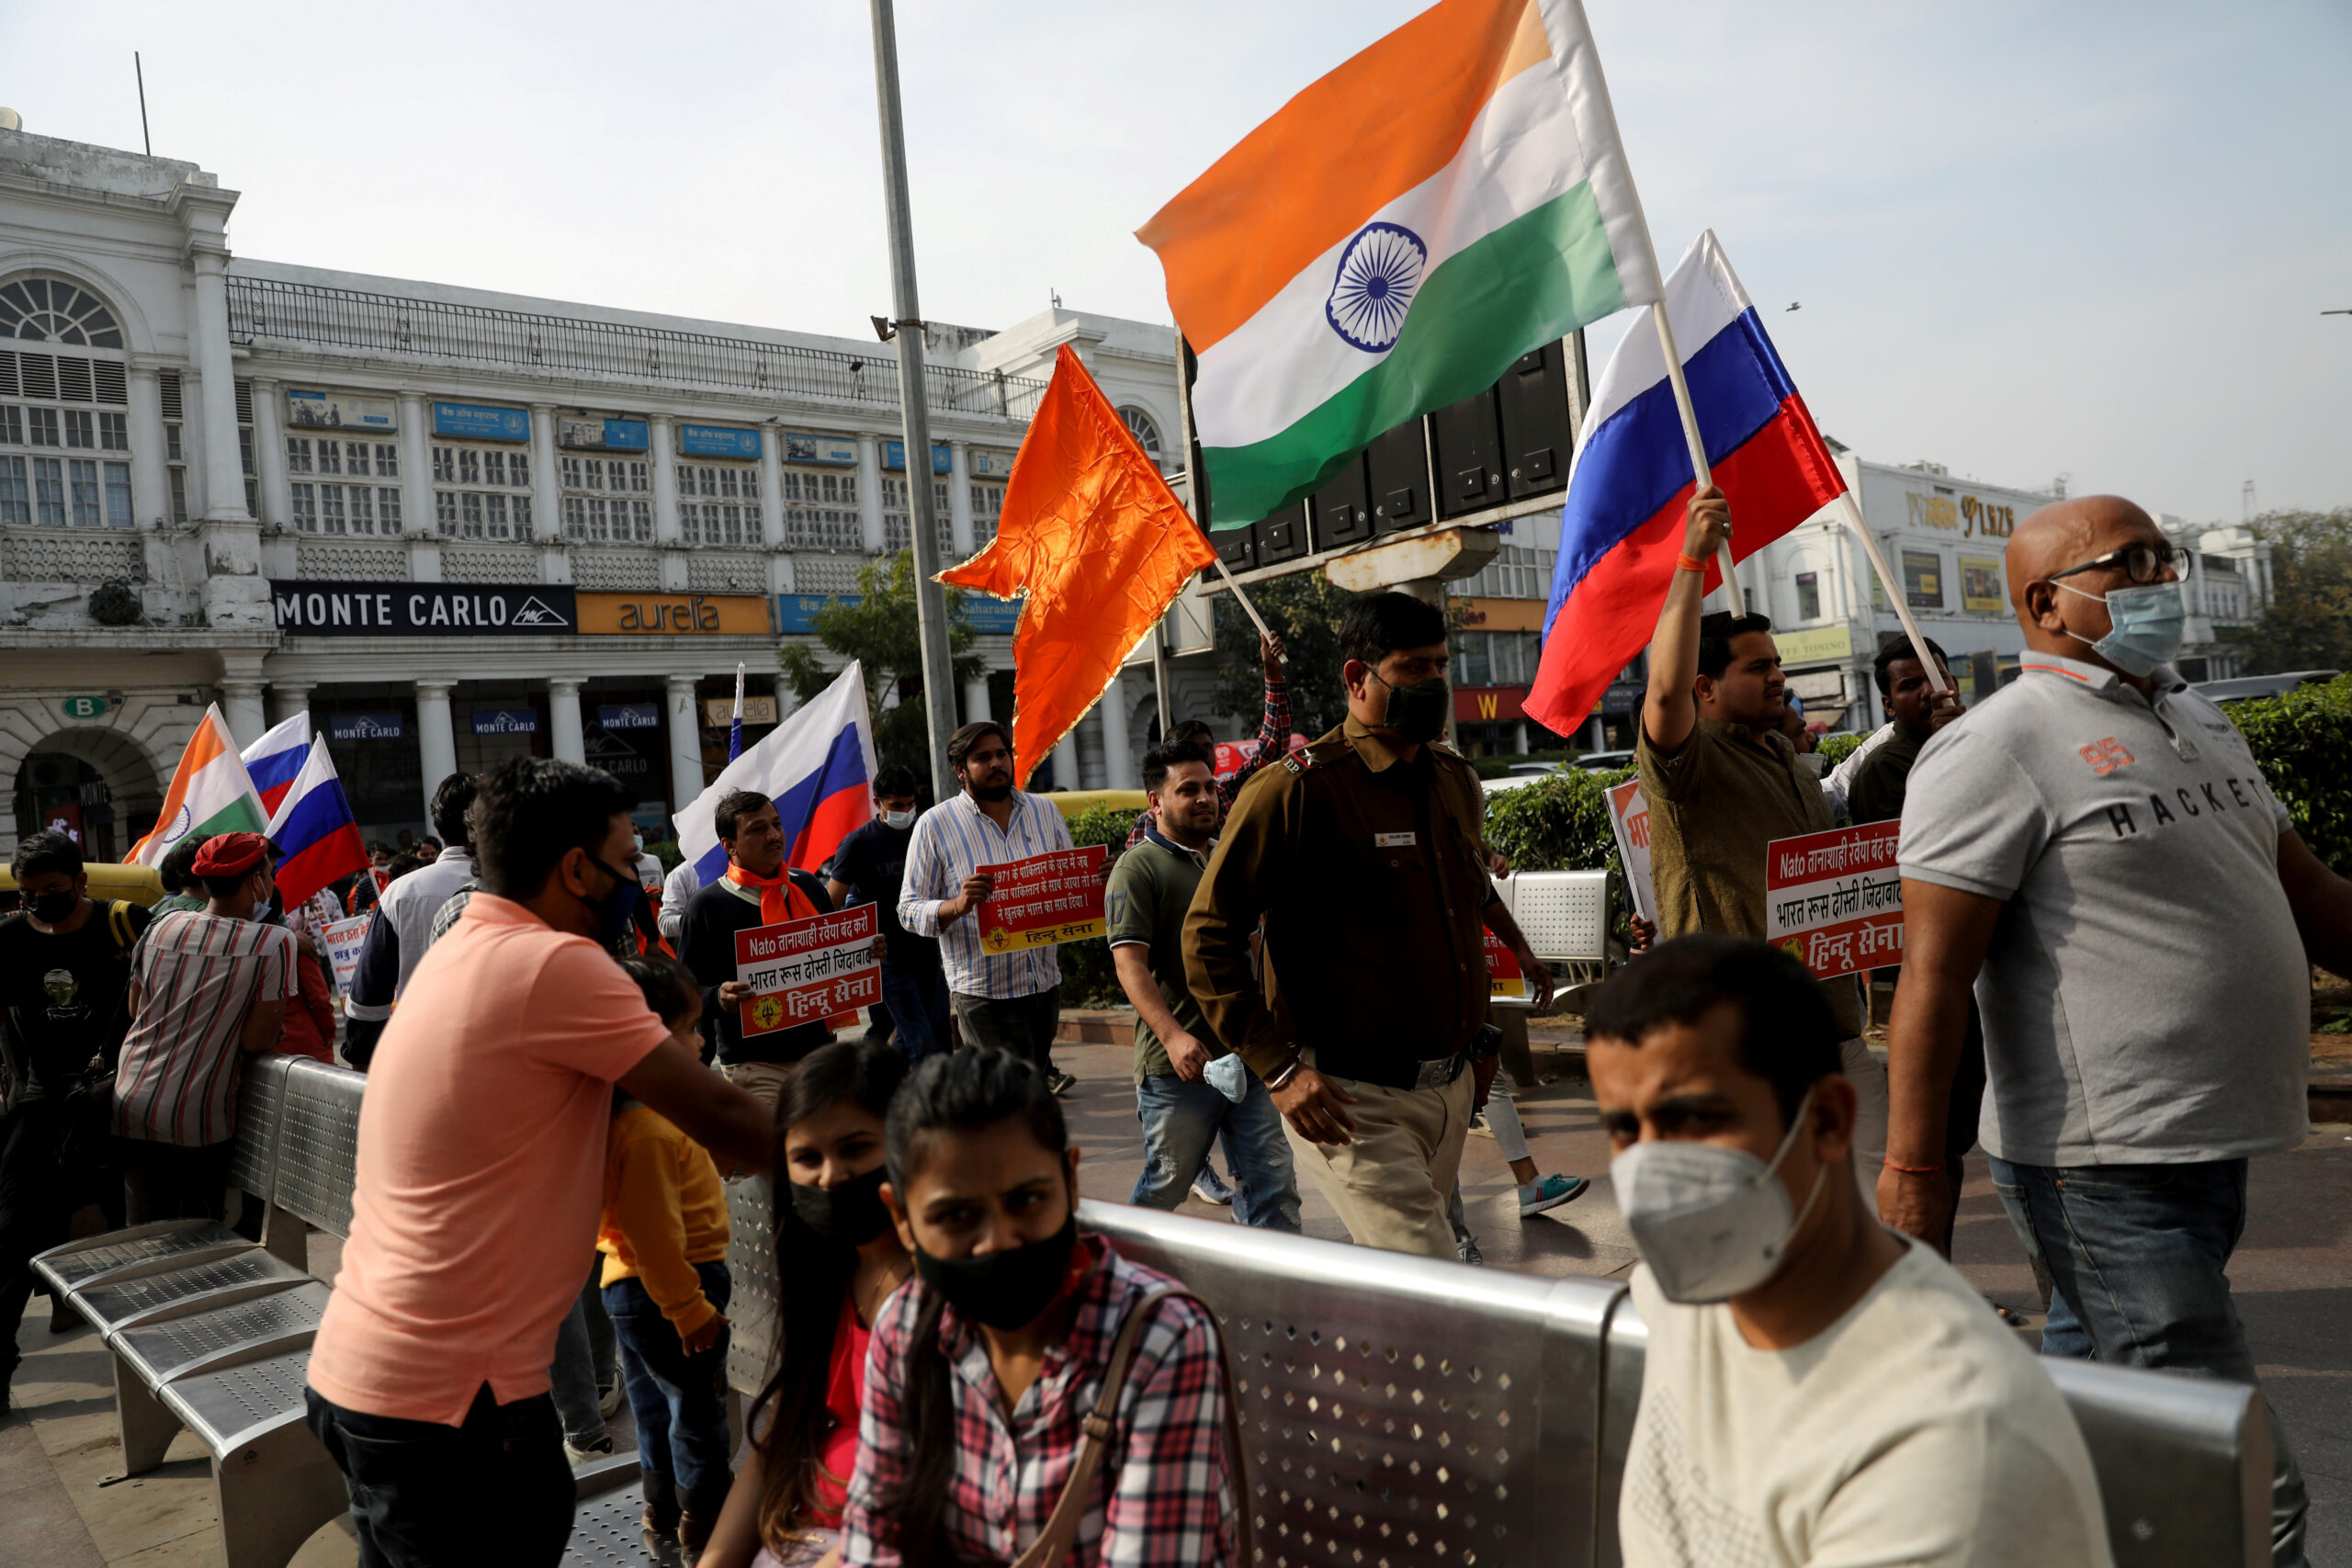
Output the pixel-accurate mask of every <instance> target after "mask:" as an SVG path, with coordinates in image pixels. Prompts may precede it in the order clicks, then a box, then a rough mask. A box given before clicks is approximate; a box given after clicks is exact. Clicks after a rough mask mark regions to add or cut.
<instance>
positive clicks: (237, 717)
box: [220, 676, 269, 747]
mask: <svg viewBox="0 0 2352 1568" xmlns="http://www.w3.org/2000/svg"><path fill="white" fill-rule="evenodd" d="M261 693H262V683H261V682H259V681H256V680H243V679H239V678H237V677H234V676H223V677H222V678H221V682H220V716H221V717H222V718H225V719H227V720H228V721H229V733H230V734H231V735H232V736H234V737H235V738H236V741H237V744H238V745H239V746H241V747H243V746H250V745H252V744H253V743H254V741H256V740H258V739H261V738H262V733H263V732H264V731H265V730H266V729H268V728H269V720H268V719H267V718H266V717H265V716H263V712H262V701H261Z"/></svg>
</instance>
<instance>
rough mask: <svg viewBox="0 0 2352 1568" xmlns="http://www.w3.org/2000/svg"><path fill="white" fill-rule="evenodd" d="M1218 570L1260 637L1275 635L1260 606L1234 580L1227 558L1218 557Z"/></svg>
mask: <svg viewBox="0 0 2352 1568" xmlns="http://www.w3.org/2000/svg"><path fill="white" fill-rule="evenodd" d="M1216 571H1217V575H1218V576H1219V577H1222V578H1224V579H1225V585H1226V586H1227V588H1230V589H1232V590H1233V596H1234V598H1236V599H1238V600H1239V601H1240V602H1241V607H1242V608H1243V609H1244V610H1247V611H1248V612H1249V613H1250V625H1251V626H1256V627H1257V628H1258V635H1259V636H1260V637H1272V636H1273V635H1274V628H1273V627H1272V626H1268V625H1267V624H1266V617H1265V616H1263V615H1260V614H1258V606H1257V605H1255V604H1251V603H1250V595H1248V594H1247V593H1244V592H1241V584H1239V583H1238V582H1236V581H1233V573H1232V572H1230V571H1228V570H1227V569H1226V565H1225V558H1224V557H1223V556H1219V557H1217V558H1216ZM1289 662H1290V655H1289V653H1287V652H1285V653H1283V663H1284V664H1288V663H1289Z"/></svg>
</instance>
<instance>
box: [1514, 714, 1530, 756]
mask: <svg viewBox="0 0 2352 1568" xmlns="http://www.w3.org/2000/svg"><path fill="white" fill-rule="evenodd" d="M1511 736H1512V739H1513V744H1515V745H1517V746H1518V748H1519V754H1520V755H1521V756H1522V757H1524V756H1526V755H1527V721H1526V720H1525V719H1523V718H1522V719H1521V720H1520V721H1519V722H1518V723H1517V724H1515V725H1513V726H1511Z"/></svg>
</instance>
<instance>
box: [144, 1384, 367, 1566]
mask: <svg viewBox="0 0 2352 1568" xmlns="http://www.w3.org/2000/svg"><path fill="white" fill-rule="evenodd" d="M310 1362H311V1351H310V1347H309V1346H308V1345H307V1344H305V1345H304V1346H302V1347H301V1348H299V1349H293V1350H272V1349H253V1350H247V1351H244V1352H241V1353H239V1354H237V1355H235V1356H232V1357H231V1358H229V1359H226V1360H224V1361H220V1362H215V1363H213V1364H212V1365H211V1366H209V1368H208V1369H207V1370H205V1371H198V1372H193V1373H190V1374H188V1375H187V1376H185V1377H181V1378H179V1379H177V1380H175V1381H174V1382H167V1383H165V1384H164V1385H163V1387H162V1388H160V1389H158V1390H157V1391H156V1393H157V1395H158V1396H159V1397H160V1398H161V1400H162V1402H163V1404H164V1408H165V1409H166V1410H167V1411H168V1412H169V1413H170V1415H171V1416H173V1417H174V1418H175V1419H176V1420H177V1421H178V1422H179V1424H180V1425H181V1426H183V1427H187V1429H188V1430H189V1431H190V1432H192V1433H194V1434H195V1435H196V1437H197V1438H198V1440H199V1441H201V1442H202V1443H203V1444H204V1446H205V1449H206V1450H207V1451H209V1453H210V1455H211V1457H212V1486H213V1492H214V1494H215V1495H216V1497H217V1498H218V1500H219V1503H220V1540H221V1545H222V1548H223V1554H224V1556H225V1558H226V1560H227V1562H228V1563H229V1568H285V1564H286V1562H288V1560H289V1559H291V1558H292V1557H293V1555H294V1553H295V1552H296V1551H298V1550H300V1547H301V1545H302V1543H303V1542H304V1541H306V1540H309V1539H310V1538H311V1536H312V1535H313V1534H315V1533H316V1532H317V1530H318V1529H319V1527H321V1526H322V1525H324V1524H326V1523H327V1522H328V1521H329V1520H331V1519H333V1518H334V1517H336V1516H338V1515H340V1514H341V1513H343V1512H344V1511H345V1509H346V1508H348V1507H349V1506H350V1494H349V1493H348V1492H346V1491H345V1489H344V1481H343V1472H341V1471H339V1470H337V1469H336V1468H335V1466H334V1461H333V1460H331V1459H329V1458H328V1457H327V1451H326V1450H324V1449H322V1448H321V1447H320V1446H319V1440H318V1439H317V1438H314V1437H312V1436H311V1429H310V1427H308V1426H307V1425H305V1424H304V1419H303V1417H304V1405H303V1400H302V1378H303V1373H304V1371H305V1370H306V1369H307V1368H308V1367H309V1366H310Z"/></svg>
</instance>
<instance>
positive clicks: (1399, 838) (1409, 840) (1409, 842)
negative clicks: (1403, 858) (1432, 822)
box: [1372, 833, 1421, 850]
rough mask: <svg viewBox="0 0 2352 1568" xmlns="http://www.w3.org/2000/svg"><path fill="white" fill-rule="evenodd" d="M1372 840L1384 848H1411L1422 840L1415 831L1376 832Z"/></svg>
mask: <svg viewBox="0 0 2352 1568" xmlns="http://www.w3.org/2000/svg"><path fill="white" fill-rule="evenodd" d="M1372 841H1373V842H1374V844H1376V845H1378V846H1379V847H1380V848H1382V849H1384V850H1409V849H1411V848H1412V847H1413V846H1414V845H1416V844H1418V843H1419V842H1420V841H1421V840H1420V838H1419V835H1418V834H1413V833H1374V835H1373V836H1372Z"/></svg>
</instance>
